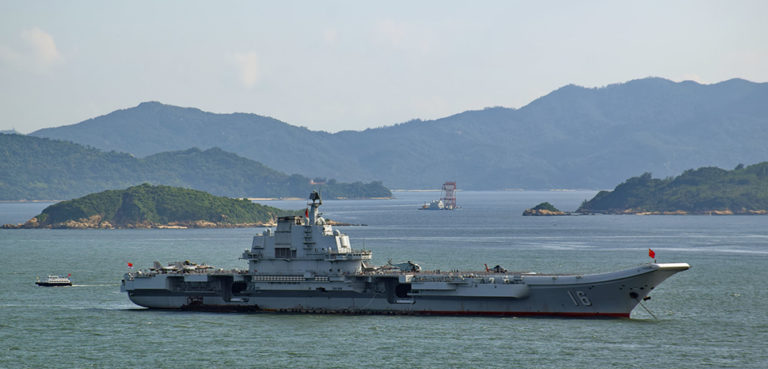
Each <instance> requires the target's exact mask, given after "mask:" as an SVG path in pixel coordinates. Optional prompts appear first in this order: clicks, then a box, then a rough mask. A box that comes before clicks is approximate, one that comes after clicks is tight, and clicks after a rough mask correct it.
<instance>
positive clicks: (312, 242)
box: [121, 193, 690, 317]
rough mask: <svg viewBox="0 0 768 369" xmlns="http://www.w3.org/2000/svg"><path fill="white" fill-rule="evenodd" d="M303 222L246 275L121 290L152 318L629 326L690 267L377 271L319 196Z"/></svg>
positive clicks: (257, 241) (281, 224) (179, 279)
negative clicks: (577, 320) (481, 318)
mask: <svg viewBox="0 0 768 369" xmlns="http://www.w3.org/2000/svg"><path fill="white" fill-rule="evenodd" d="M310 200H311V203H310V204H308V208H307V210H306V211H305V216H304V217H299V216H289V217H281V218H279V219H278V222H277V227H276V228H275V229H274V231H273V230H272V229H267V230H265V231H264V232H263V233H261V234H260V235H257V236H255V237H254V238H253V243H252V245H251V248H250V249H247V250H245V251H244V252H243V254H242V256H241V258H242V259H245V260H247V261H248V269H247V270H222V269H215V268H213V267H210V266H207V265H197V264H194V263H190V262H184V263H172V264H169V265H168V266H162V265H161V264H160V263H159V262H155V263H154V267H152V268H149V269H147V270H139V271H135V272H134V271H132V272H130V273H126V274H125V275H124V276H123V280H122V284H121V290H122V291H123V292H126V293H127V294H128V297H129V298H130V300H131V301H133V302H134V303H135V304H137V305H140V306H144V307H148V308H153V309H189V310H222V311H271V312H292V313H339V314H419V315H518V316H532V315H550V316H573V317H629V316H630V313H631V312H632V310H633V309H634V308H635V306H637V305H638V304H639V303H640V302H641V301H642V300H643V299H644V298H646V296H647V295H648V294H649V293H650V292H651V291H652V290H653V289H655V288H656V287H657V286H658V285H659V284H660V283H662V282H663V281H664V280H665V279H667V278H669V277H670V276H672V275H673V274H675V273H677V272H680V271H683V270H687V269H688V268H689V267H690V266H689V265H688V264H685V263H667V264H656V263H650V264H644V265H640V266H636V267H633V268H629V269H625V270H621V271H616V272H608V273H598V274H536V273H514V272H508V271H506V270H504V269H503V268H501V267H499V266H497V267H495V268H493V270H489V269H486V270H485V271H480V272H440V271H421V267H420V266H419V265H418V264H415V263H413V262H410V261H409V262H407V263H402V264H391V263H390V264H388V265H384V266H370V265H368V261H370V260H371V255H372V253H371V252H370V251H368V250H354V249H352V247H351V245H350V241H349V237H348V236H347V235H345V234H342V233H341V232H339V231H338V230H334V229H333V228H332V227H331V225H330V224H328V222H326V221H325V219H323V218H322V217H321V213H319V212H318V207H319V206H320V205H321V204H322V200H321V199H320V195H319V194H317V193H313V194H312V195H311V196H310Z"/></svg>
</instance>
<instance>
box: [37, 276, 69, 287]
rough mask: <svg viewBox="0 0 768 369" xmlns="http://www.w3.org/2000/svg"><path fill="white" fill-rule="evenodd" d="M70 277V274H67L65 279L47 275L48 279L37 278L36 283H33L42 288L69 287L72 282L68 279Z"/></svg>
mask: <svg viewBox="0 0 768 369" xmlns="http://www.w3.org/2000/svg"><path fill="white" fill-rule="evenodd" d="M70 276H72V274H67V276H66V277H60V276H58V275H49V276H48V278H46V279H44V280H40V277H37V282H35V284H36V285H38V286H42V287H62V286H71V285H72V280H71V279H69V277H70Z"/></svg>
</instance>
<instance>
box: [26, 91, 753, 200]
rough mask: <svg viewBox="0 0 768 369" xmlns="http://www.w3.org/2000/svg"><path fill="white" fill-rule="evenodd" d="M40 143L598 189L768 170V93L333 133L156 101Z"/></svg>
mask: <svg viewBox="0 0 768 369" xmlns="http://www.w3.org/2000/svg"><path fill="white" fill-rule="evenodd" d="M297 108H300V107H297ZM392 108H393V109H396V108H397V107H392ZM31 135H33V136H37V137H49V138H55V139H61V140H69V141H73V142H77V143H80V144H84V145H89V146H92V147H95V148H99V149H102V150H115V151H121V152H130V153H132V154H134V155H137V156H146V155H152V154H156V153H159V152H164V151H175V150H186V149H189V148H192V147H198V148H201V149H208V148H213V147H219V148H221V149H222V150H225V151H229V152H233V153H236V154H237V155H240V156H243V157H245V158H249V159H253V160H257V161H259V162H262V163H264V164H265V165H267V166H269V167H272V168H276V169H278V170H281V171H284V172H288V173H301V174H302V175H306V176H308V177H333V178H337V179H339V180H341V181H358V180H363V181H373V180H381V181H383V182H384V185H386V186H388V187H390V188H438V187H439V186H440V184H441V183H443V182H444V181H446V180H455V181H457V182H458V185H459V188H463V189H502V188H527V189H545V188H593V189H599V188H612V187H613V186H615V185H616V183H620V182H621V181H623V180H624V179H625V178H628V177H631V176H632V175H634V174H636V173H642V172H652V173H653V174H654V175H655V176H657V177H665V176H671V175H675V174H677V173H680V172H682V171H683V170H685V169H688V168H696V167H701V166H719V167H725V168H732V167H735V166H736V165H737V164H739V163H755V162H761V161H765V160H766V159H768V145H767V144H766V142H768V83H753V82H749V81H745V80H741V79H732V80H729V81H725V82H721V83H717V84H711V85H702V84H698V83H695V82H690V81H686V82H680V83H675V82H672V81H669V80H665V79H661V78H646V79H640V80H634V81H630V82H627V83H622V84H615V85H609V86H607V87H602V88H583V87H578V86H574V85H568V86H565V87H562V88H560V89H558V90H556V91H553V92H552V93H550V94H548V95H546V96H543V97H541V98H539V99H537V100H535V101H533V102H531V103H530V104H528V105H527V106H525V107H522V108H520V109H509V108H501V107H496V108H487V109H484V110H480V111H467V112H464V113H460V114H457V115H453V116H450V117H446V118H442V119H437V120H432V121H421V120H413V121H410V122H406V123H402V124H397V125H393V126H387V127H382V128H376V129H367V130H365V131H343V132H338V133H334V134H331V133H327V132H321V131H310V130H308V129H306V128H303V127H296V126H292V125H289V124H287V123H284V122H281V121H279V120H276V119H273V118H269V117H263V116H259V115H255V114H243V113H235V114H213V113H206V112H203V111H200V110H198V109H194V108H180V107H175V106H169V105H163V104H161V103H158V102H146V103H142V104H140V105H138V106H137V107H134V108H130V109H125V110H119V111H115V112H112V113H110V114H107V115H104V116H100V117H97V118H93V119H89V120H86V121H84V122H81V123H78V124H74V125H70V126H63V127H57V128H47V129H42V130H39V131H36V132H33V133H32V134H31Z"/></svg>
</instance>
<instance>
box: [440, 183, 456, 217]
mask: <svg viewBox="0 0 768 369" xmlns="http://www.w3.org/2000/svg"><path fill="white" fill-rule="evenodd" d="M440 200H442V201H443V205H444V206H445V209H449V210H453V209H456V182H445V183H443V197H442V198H441V199H440Z"/></svg>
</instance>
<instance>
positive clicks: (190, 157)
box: [0, 134, 391, 200]
mask: <svg viewBox="0 0 768 369" xmlns="http://www.w3.org/2000/svg"><path fill="white" fill-rule="evenodd" d="M144 182H148V183H154V184H163V185H171V186H178V187H185V188H192V189H196V190H201V191H206V192H210V193H212V194H215V195H220V196H228V197H300V198H305V197H307V196H308V195H309V193H310V192H311V191H312V190H313V189H317V190H319V191H320V192H321V193H322V195H323V196H324V197H325V198H336V197H346V198H369V197H389V196H391V192H390V191H389V190H388V189H387V188H385V187H384V186H383V185H382V184H381V182H371V183H362V182H355V183H339V182H337V181H336V180H334V179H329V180H327V181H320V180H318V181H313V180H311V179H310V178H308V177H305V176H302V175H298V174H293V175H288V174H285V173H282V172H278V171H276V170H274V169H271V168H268V167H266V166H264V165H263V164H261V163H259V162H256V161H253V160H250V159H246V158H243V157H240V156H237V155H235V154H232V153H228V152H225V151H223V150H221V149H217V148H213V149H207V150H205V151H202V150H200V149H196V148H192V149H188V150H183V151H173V152H165V153H159V154H155V155H150V156H148V157H146V158H142V159H138V158H136V157H134V156H133V155H130V154H126V153H119V152H116V151H111V152H103V151H100V150H98V149H95V148H92V147H84V146H82V145H78V144H74V143H71V142H65V141H58V140H51V139H47V138H38V137H31V136H23V135H15V134H10V135H9V134H0V200H22V199H28V200H41V199H48V200H66V199H72V198H75V197H79V196H83V195H86V194H89V193H93V192H100V191H104V190H108V189H122V188H125V187H128V186H132V185H137V184H142V183H144ZM313 182H315V183H313Z"/></svg>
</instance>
